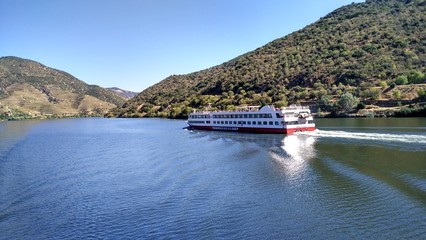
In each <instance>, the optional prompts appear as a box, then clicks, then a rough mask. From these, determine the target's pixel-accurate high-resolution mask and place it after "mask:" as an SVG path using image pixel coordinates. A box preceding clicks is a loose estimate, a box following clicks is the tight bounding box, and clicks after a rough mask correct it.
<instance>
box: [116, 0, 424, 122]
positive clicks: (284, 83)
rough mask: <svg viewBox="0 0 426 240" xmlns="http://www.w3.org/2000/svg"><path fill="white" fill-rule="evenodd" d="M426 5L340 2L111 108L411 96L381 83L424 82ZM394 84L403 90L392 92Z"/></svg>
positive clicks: (125, 111) (175, 112)
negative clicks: (277, 34)
mask: <svg viewBox="0 0 426 240" xmlns="http://www.w3.org/2000/svg"><path fill="white" fill-rule="evenodd" d="M425 6H426V1H425V0H405V1H398V0H367V1H366V2H365V3H353V4H350V5H347V6H344V7H341V8H339V9H337V10H335V11H333V12H331V13H330V14H328V15H326V16H325V17H323V18H321V19H320V20H318V21H317V22H315V23H313V24H311V25H309V26H307V27H305V28H303V29H302V30H299V31H296V32H294V33H292V34H289V35H287V36H285V37H283V38H279V39H276V40H274V41H272V42H270V43H268V44H266V45H265V46H263V47H260V48H258V49H256V50H254V51H252V52H249V53H246V54H243V55H241V56H239V57H236V58H234V59H232V60H230V61H228V62H225V63H223V64H221V65H218V66H214V67H211V68H209V69H206V70H202V71H199V72H195V73H191V74H186V75H173V76H170V77H168V78H166V79H164V80H163V81H161V82H159V83H157V84H155V85H153V86H151V87H149V88H148V89H146V90H144V91H143V92H141V93H140V94H139V95H138V96H136V97H135V98H133V99H131V100H129V101H127V102H126V103H125V104H124V105H123V107H122V108H117V109H114V110H113V111H112V113H111V115H112V116H119V117H143V116H145V117H170V118H176V117H177V118H185V117H186V116H187V115H188V113H189V112H191V111H192V110H193V109H203V108H204V107H205V106H207V105H208V104H209V103H211V107H212V109H226V108H230V109H232V108H233V107H234V106H237V105H244V104H254V105H258V104H271V103H273V104H275V105H278V106H283V105H287V104H293V103H301V102H305V101H309V102H314V103H315V102H319V101H320V100H321V99H322V98H324V99H326V100H327V99H328V100H329V101H331V102H333V101H335V99H336V98H338V97H339V96H340V95H341V94H342V93H344V92H350V93H352V94H354V95H355V96H356V97H358V98H360V99H373V100H380V99H384V100H389V99H390V100H399V99H407V100H411V99H415V98H417V97H419V96H420V95H419V94H417V91H420V90H421V89H420V90H418V87H415V88H411V89H410V88H404V89H398V88H395V89H393V88H392V89H389V88H388V87H387V86H393V85H394V84H395V82H396V78H397V77H399V76H408V78H410V76H412V77H411V79H414V80H412V81H411V80H410V81H408V83H410V84H418V83H424V82H425V78H424V73H425V72H426V71H425V66H426V44H425V42H426V9H425ZM419 76H420V77H419ZM397 87H398V86H397ZM397 90H398V91H405V92H403V93H404V94H399V95H398V94H396V93H395V94H393V93H394V91H397ZM323 96H324V97H323ZM324 101H325V100H324ZM395 102H396V101H395Z"/></svg>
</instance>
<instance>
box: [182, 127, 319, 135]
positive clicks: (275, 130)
mask: <svg viewBox="0 0 426 240" xmlns="http://www.w3.org/2000/svg"><path fill="white" fill-rule="evenodd" d="M190 128H192V129H197V130H214V131H238V132H251V133H280V134H292V133H295V132H305V131H314V130H315V129H316V128H315V127H300V128H290V129H286V128H247V127H211V126H190Z"/></svg>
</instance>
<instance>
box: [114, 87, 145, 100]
mask: <svg viewBox="0 0 426 240" xmlns="http://www.w3.org/2000/svg"><path fill="white" fill-rule="evenodd" d="M107 89H108V90H110V91H112V92H113V93H115V94H117V95H118V96H121V97H123V98H125V99H131V98H133V97H135V96H136V95H138V93H137V92H132V91H128V90H124V89H121V88H118V87H111V88H107Z"/></svg>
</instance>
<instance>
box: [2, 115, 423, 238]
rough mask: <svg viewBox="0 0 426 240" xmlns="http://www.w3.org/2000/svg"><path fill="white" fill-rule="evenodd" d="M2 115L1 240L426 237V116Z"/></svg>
mask: <svg viewBox="0 0 426 240" xmlns="http://www.w3.org/2000/svg"><path fill="white" fill-rule="evenodd" d="M185 126H186V123H185V121H179V120H164V119H64V120H45V121H20V122H3V123H0V239H90V238H96V239H123V238H125V239H365V238H370V239H426V119H425V118H411V119H377V118H373V119H320V120H317V127H318V128H319V130H317V131H315V132H309V133H300V134H295V135H289V136H285V135H279V134H278V135H274V134H242V133H233V132H208V131H191V130H186V129H184V127H185Z"/></svg>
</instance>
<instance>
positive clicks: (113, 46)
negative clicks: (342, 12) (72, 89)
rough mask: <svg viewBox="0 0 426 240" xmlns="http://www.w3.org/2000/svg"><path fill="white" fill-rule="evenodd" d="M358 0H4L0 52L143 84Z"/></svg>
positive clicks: (101, 80) (137, 87)
mask: <svg viewBox="0 0 426 240" xmlns="http://www.w3.org/2000/svg"><path fill="white" fill-rule="evenodd" d="M352 2H363V1H361V0H321V1H319V0H0V57H1V56H17V57H21V58H27V59H31V60H35V61H38V62H41V63H42V64H44V65H46V66H49V67H53V68H56V69H59V70H63V71H66V72H68V73H70V74H72V75H74V76H75V77H77V78H78V79H80V80H82V81H84V82H86V83H88V84H96V85H100V86H102V87H120V88H123V89H126V90H132V91H142V90H144V89H145V88H147V87H149V86H151V85H153V84H155V83H157V82H160V81H161V80H163V79H164V78H166V77H168V76H170V75H172V74H186V73H191V72H195V71H199V70H203V69H206V68H209V67H212V66H215V65H219V64H221V63H223V62H226V61H228V60H230V59H232V58H235V57H237V56H239V55H241V54H244V53H246V52H249V51H252V50H254V49H256V48H258V47H261V46H263V45H265V44H266V43H268V42H270V41H272V40H274V39H277V38H280V37H283V36H285V35H287V34H289V33H291V32H294V31H296V30H299V29H301V28H303V27H304V26H306V25H308V24H311V23H313V22H315V21H317V20H318V19H319V18H320V17H323V16H325V15H326V14H327V13H329V12H331V11H333V10H335V9H336V8H339V7H341V6H343V5H347V4H350V3H352Z"/></svg>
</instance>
